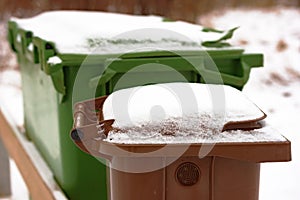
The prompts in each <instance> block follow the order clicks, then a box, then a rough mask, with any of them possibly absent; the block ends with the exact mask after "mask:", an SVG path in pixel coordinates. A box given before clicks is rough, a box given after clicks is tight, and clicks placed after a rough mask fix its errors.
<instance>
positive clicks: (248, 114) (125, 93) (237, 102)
mask: <svg viewBox="0 0 300 200" xmlns="http://www.w3.org/2000/svg"><path fill="white" fill-rule="evenodd" d="M206 113H207V114H209V115H210V116H212V117H214V116H215V117H214V120H217V121H219V122H220V123H219V126H220V128H221V129H222V127H223V125H224V124H226V123H228V122H241V121H249V120H255V119H259V118H262V117H263V116H264V113H263V112H262V111H261V110H260V109H259V108H258V107H257V106H256V105H255V104H253V103H252V102H251V101H249V100H248V99H247V98H246V97H245V96H244V95H243V94H242V93H241V92H240V91H239V90H237V89H235V88H233V87H230V86H224V85H213V84H200V83H165V84H155V85H148V86H139V87H134V88H129V89H123V90H119V91H116V92H113V93H112V94H111V95H109V96H108V98H107V99H106V100H105V102H104V104H103V116H104V119H105V120H106V119H115V122H114V125H115V126H116V127H120V128H121V127H127V126H141V125H142V124H145V123H146V124H148V123H150V122H155V121H161V120H166V119H168V118H174V117H175V118H178V117H185V116H189V115H202V114H206Z"/></svg>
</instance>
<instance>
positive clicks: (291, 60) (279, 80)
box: [200, 9, 300, 200]
mask: <svg viewBox="0 0 300 200" xmlns="http://www.w3.org/2000/svg"><path fill="white" fill-rule="evenodd" d="M299 20H300V11H299V10H292V9H276V10H273V11H270V10H267V11H246V10H233V11H228V12H225V13H223V14H221V15H213V14H212V15H208V16H206V17H204V18H201V20H200V22H205V23H208V24H209V25H212V26H216V27H219V28H229V27H234V26H240V29H239V30H237V32H236V35H235V36H234V37H233V39H232V43H233V44H237V45H241V46H243V47H245V48H246V49H247V50H248V51H250V52H262V53H264V56H265V63H264V68H257V69H254V70H252V72H251V76H250V80H249V82H248V83H247V85H246V87H245V88H244V90H243V92H244V93H245V94H246V95H247V96H248V97H249V98H250V99H251V100H253V101H254V102H255V103H256V104H257V105H258V106H259V107H260V108H262V110H264V111H265V112H266V113H267V115H268V117H267V120H268V123H270V124H271V125H272V126H273V127H275V128H277V129H278V130H279V131H280V132H281V133H282V134H283V135H284V136H286V137H287V138H288V139H289V140H290V141H291V142H292V159H293V161H292V162H288V163H267V164H263V165H262V169H261V182H260V183H261V184H260V199H261V200H271V199H272V200H282V199H288V200H298V199H300V190H299V185H300V173H299V169H300V128H299V119H300V92H299V91H300V23H299Z"/></svg>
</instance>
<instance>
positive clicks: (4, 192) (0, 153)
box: [0, 138, 11, 197]
mask: <svg viewBox="0 0 300 200" xmlns="http://www.w3.org/2000/svg"><path fill="white" fill-rule="evenodd" d="M10 195H11V187H10V168H9V157H8V154H7V151H6V149H5V148H4V145H3V143H2V140H1V138H0V197H8V196H10Z"/></svg>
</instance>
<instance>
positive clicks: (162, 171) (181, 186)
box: [71, 97, 291, 200]
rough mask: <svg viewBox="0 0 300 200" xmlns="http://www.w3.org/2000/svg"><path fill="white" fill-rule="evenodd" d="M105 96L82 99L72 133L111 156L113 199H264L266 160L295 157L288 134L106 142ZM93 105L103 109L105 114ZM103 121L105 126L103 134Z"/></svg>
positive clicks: (91, 149) (89, 148)
mask: <svg viewBox="0 0 300 200" xmlns="http://www.w3.org/2000/svg"><path fill="white" fill-rule="evenodd" d="M105 98H106V97H101V98H97V99H95V100H90V101H86V102H82V103H78V104H76V106H75V112H74V129H73V130H72V131H71V138H72V139H73V141H74V143H75V144H76V145H77V146H78V147H79V148H80V149H82V150H83V151H85V152H86V153H89V154H91V155H93V156H95V157H100V158H105V159H106V160H107V161H108V164H107V166H108V167H107V172H108V173H107V176H108V180H109V183H107V184H108V185H109V187H108V188H109V190H110V191H109V194H110V199H111V200H141V199H143V200H176V199H201V200H258V197H259V176H260V163H262V162H284V161H290V160H291V143H290V141H288V140H287V139H286V140H285V141H268V142H233V143H228V142H227V143H216V144H214V145H213V146H210V145H212V144H190V145H188V144H168V145H165V144H119V143H111V142H107V141H103V140H102V139H101V137H102V136H103V137H104V136H105V135H107V133H108V132H109V130H110V128H111V125H112V123H113V122H114V121H113V120H106V121H103V116H102V113H101V108H102V105H103V102H104V100H105ZM92 108H96V110H98V111H99V112H98V114H99V115H98V118H99V119H97V117H96V115H95V112H93V111H92V110H94V109H92ZM101 120H102V121H101ZM99 121H100V122H99ZM97 122H98V123H97ZM97 125H98V126H97ZM250 125H251V124H250ZM99 126H101V128H102V130H104V133H103V134H104V135H102V136H99V133H98V128H99ZM97 127H98V128H97ZM206 147H208V148H210V147H211V149H210V151H209V153H208V154H207V155H206V156H205V157H201V156H199V151H200V150H201V149H202V148H204V149H205V148H206ZM178 155H180V156H178ZM147 168H149V170H148V169H147ZM153 169H154V170H153Z"/></svg>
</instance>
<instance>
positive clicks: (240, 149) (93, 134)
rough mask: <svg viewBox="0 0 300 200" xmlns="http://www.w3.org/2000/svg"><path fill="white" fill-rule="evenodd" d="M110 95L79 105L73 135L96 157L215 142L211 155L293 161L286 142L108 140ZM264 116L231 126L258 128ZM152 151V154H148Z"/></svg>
mask: <svg viewBox="0 0 300 200" xmlns="http://www.w3.org/2000/svg"><path fill="white" fill-rule="evenodd" d="M106 98H107V96H104V97H100V98H96V99H92V100H88V101H85V102H80V103H77V104H76V105H75V112H74V128H73V130H72V131H71V138H72V140H73V141H74V143H75V144H76V145H77V146H78V147H79V148H80V149H81V150H83V151H84V152H86V153H88V154H91V155H93V156H95V157H102V158H106V159H111V158H112V157H113V156H139V154H140V156H141V157H147V156H151V157H153V156H170V157H172V156H176V155H178V152H181V153H182V155H185V156H195V155H199V151H200V149H201V148H202V147H203V146H204V145H206V146H209V145H211V151H210V152H209V153H208V154H207V156H219V157H225V158H232V159H238V160H244V161H251V162H274V161H278V162H279V161H290V160H291V144H290V141H288V140H287V139H286V140H285V141H270V142H226V143H216V144H211V143H203V144H202V143H195V144H120V143H112V142H107V141H104V140H103V139H105V138H106V136H107V134H108V133H109V131H111V130H112V129H113V127H112V124H113V123H114V120H113V119H112V120H103V115H102V106H103V103H104V101H105V99H106ZM259 120H260V119H255V120H252V121H243V122H239V123H230V124H229V125H228V124H227V128H226V130H227V129H240V128H242V129H253V128H257V127H258V126H257V124H258V123H259ZM149 152H152V153H151V154H145V153H149Z"/></svg>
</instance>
